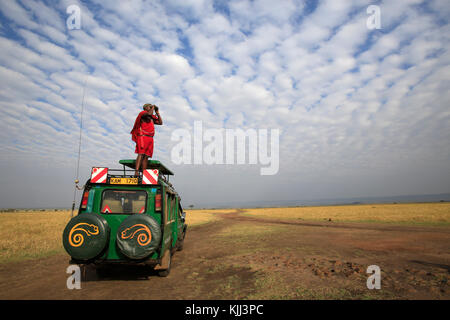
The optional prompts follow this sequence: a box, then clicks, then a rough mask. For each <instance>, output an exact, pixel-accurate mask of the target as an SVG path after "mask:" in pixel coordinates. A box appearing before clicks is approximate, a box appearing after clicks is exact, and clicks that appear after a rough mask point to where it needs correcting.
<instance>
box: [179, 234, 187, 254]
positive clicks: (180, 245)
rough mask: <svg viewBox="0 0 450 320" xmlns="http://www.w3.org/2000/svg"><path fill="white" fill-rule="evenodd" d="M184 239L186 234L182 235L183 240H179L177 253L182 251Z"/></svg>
mask: <svg viewBox="0 0 450 320" xmlns="http://www.w3.org/2000/svg"><path fill="white" fill-rule="evenodd" d="M185 237H186V233H183V240H181V241H180V242H179V243H178V246H177V251H181V250H183V247H184V238H185Z"/></svg>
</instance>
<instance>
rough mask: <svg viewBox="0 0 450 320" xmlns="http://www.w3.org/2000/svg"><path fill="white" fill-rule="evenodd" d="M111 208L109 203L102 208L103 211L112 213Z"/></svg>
mask: <svg viewBox="0 0 450 320" xmlns="http://www.w3.org/2000/svg"><path fill="white" fill-rule="evenodd" d="M111 212H112V211H111V209H110V208H109V206H108V205H107V204H105V207H104V208H103V210H102V213H111Z"/></svg>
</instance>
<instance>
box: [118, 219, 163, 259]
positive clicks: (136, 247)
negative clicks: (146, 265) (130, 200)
mask: <svg viewBox="0 0 450 320" xmlns="http://www.w3.org/2000/svg"><path fill="white" fill-rule="evenodd" d="M160 242H161V227H160V225H159V223H158V222H157V221H156V220H155V219H153V218H152V217H150V216H147V215H145V214H134V215H131V216H129V217H127V218H126V219H125V220H123V221H122V223H121V224H120V226H119V228H118V229H117V234H116V243H117V246H118V248H119V250H120V252H121V253H123V254H124V255H125V256H126V257H128V258H130V259H135V260H139V259H144V258H146V257H148V256H149V255H150V254H152V253H153V252H154V251H155V250H156V249H157V248H158V247H159V244H160Z"/></svg>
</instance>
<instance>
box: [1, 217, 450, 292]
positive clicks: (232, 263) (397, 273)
mask: <svg viewBox="0 0 450 320" xmlns="http://www.w3.org/2000/svg"><path fill="white" fill-rule="evenodd" d="M449 248H450V229H449V228H445V227H412V226H411V227H410V226H394V225H387V224H361V223H334V222H328V221H327V222H323V223H321V222H304V221H301V222H299V221H289V220H285V221H283V220H277V221H273V220H269V219H261V218H254V217H248V216H244V215H242V214H241V212H240V211H239V210H237V211H236V212H234V213H228V214H220V220H219V221H215V222H212V223H209V224H206V225H201V226H197V227H194V228H190V229H189V231H188V235H187V238H186V242H185V247H184V250H183V251H181V252H176V253H175V255H174V257H173V261H172V262H173V265H172V271H171V274H170V275H169V277H167V278H160V277H158V276H156V275H155V274H153V273H150V274H149V272H148V270H145V269H143V268H142V267H140V268H138V267H136V268H128V269H124V268H121V269H116V270H110V273H109V274H108V275H107V276H105V277H102V278H98V277H97V276H96V274H95V272H94V270H92V269H88V270H87V275H86V279H85V280H84V281H83V282H82V283H81V287H82V289H81V290H68V289H67V287H66V280H67V277H68V274H66V268H67V266H68V260H69V259H68V256H66V255H59V256H52V257H48V258H44V259H39V260H32V261H25V262H20V263H10V264H2V265H0V299H366V298H375V299H405V298H406V299H449V298H450V285H449V276H450V250H449ZM369 265H378V266H379V267H380V268H381V286H382V288H381V290H368V289H367V287H366V280H367V277H368V276H369V275H368V274H366V269H367V267H368V266H369Z"/></svg>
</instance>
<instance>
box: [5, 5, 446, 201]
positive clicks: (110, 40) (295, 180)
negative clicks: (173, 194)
mask: <svg viewBox="0 0 450 320" xmlns="http://www.w3.org/2000/svg"><path fill="white" fill-rule="evenodd" d="M73 4H76V5H77V6H78V7H79V8H80V21H81V24H80V29H72V30H71V29H69V28H68V25H67V20H68V18H69V16H70V14H68V13H67V8H68V6H70V5H73ZM369 5H378V6H379V8H380V18H381V29H372V28H371V29H369V28H368V27H367V21H368V19H370V17H371V14H370V13H369V14H368V13H367V8H368V6H369ZM449 18H450V6H449V5H448V1H447V0H430V1H421V0H408V1H407V0H390V1H368V0H345V1H344V0H342V1H336V0H330V1H312V0H311V1H310V0H297V1H271V0H263V1H256V0H255V1H207V0H180V1H178V0H168V1H140V0H130V1H123V0H108V1H100V0H93V1H79V2H77V1H73V0H71V1H59V2H57V1H26V0H20V1H19V0H17V1H12V0H8V1H0V83H1V85H0V125H1V128H2V130H1V131H0V170H1V181H2V183H1V184H0V207H3V208H5V207H70V206H71V203H72V197H73V190H74V187H73V180H74V179H75V177H76V167H77V155H78V142H79V126H80V111H81V105H82V100H83V92H84V96H85V99H84V114H83V134H82V144H81V167H80V180H82V181H85V180H86V179H87V178H88V176H89V172H90V168H91V167H92V166H108V167H119V166H118V165H117V161H118V160H119V159H128V158H134V157H135V154H134V144H133V142H132V141H131V136H130V134H129V131H130V130H131V127H132V125H133V122H134V119H135V117H136V115H137V113H138V112H139V111H140V110H141V106H142V105H143V104H144V103H147V102H150V103H155V104H157V105H158V106H160V109H161V115H162V117H163V119H164V126H162V127H157V135H156V137H155V140H156V142H155V153H154V158H155V159H159V160H161V161H162V162H163V163H165V164H166V165H167V166H168V167H169V168H171V169H172V170H173V171H174V172H175V173H176V175H175V177H174V178H173V180H171V181H173V182H174V183H175V186H176V188H177V190H178V191H179V193H180V194H181V196H182V199H183V202H184V203H185V205H188V204H195V205H199V206H200V205H203V204H206V203H227V202H229V201H230V202H232V201H233V202H234V201H259V200H269V199H270V200H296V199H320V198H342V197H366V196H390V195H407V194H431V193H444V192H450V143H449V141H450V126H449V124H450V91H449V87H450V65H449V63H450V55H449V53H448V50H449V48H450V41H449V40H450V27H449ZM69 20H70V19H69ZM69 22H74V20H70V21H69ZM194 121H201V122H202V125H203V128H207V129H208V128H211V129H221V130H223V129H237V128H241V129H253V130H260V129H268V130H269V131H270V130H274V129H278V130H279V132H280V137H279V170H278V173H277V174H275V175H270V176H262V175H261V174H260V168H261V166H262V165H261V164H260V163H258V164H256V165H251V164H244V165H242V164H241V165H238V164H234V165H208V164H191V165H188V164H175V163H174V162H173V161H172V159H171V150H172V149H173V147H174V146H175V145H176V142H175V141H173V140H171V135H172V133H173V132H174V130H176V129H179V128H183V129H186V130H189V131H193V124H194Z"/></svg>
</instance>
